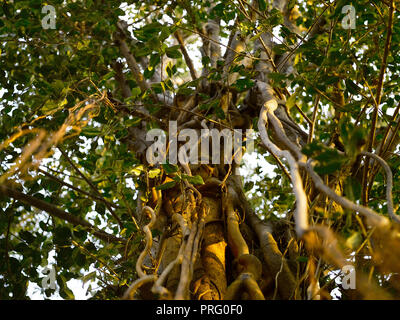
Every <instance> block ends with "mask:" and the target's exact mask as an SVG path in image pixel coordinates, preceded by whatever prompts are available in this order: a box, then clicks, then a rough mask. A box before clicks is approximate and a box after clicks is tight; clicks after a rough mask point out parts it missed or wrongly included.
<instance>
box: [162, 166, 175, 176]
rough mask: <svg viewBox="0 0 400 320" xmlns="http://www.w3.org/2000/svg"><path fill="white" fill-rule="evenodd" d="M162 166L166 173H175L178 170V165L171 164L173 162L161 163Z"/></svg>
mask: <svg viewBox="0 0 400 320" xmlns="http://www.w3.org/2000/svg"><path fill="white" fill-rule="evenodd" d="M162 167H163V169H164V171H165V173H166V174H171V173H175V172H177V171H178V166H177V165H173V164H169V163H163V164H162Z"/></svg>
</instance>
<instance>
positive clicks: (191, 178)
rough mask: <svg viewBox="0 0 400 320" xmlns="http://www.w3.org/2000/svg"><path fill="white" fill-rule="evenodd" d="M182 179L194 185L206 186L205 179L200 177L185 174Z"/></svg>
mask: <svg viewBox="0 0 400 320" xmlns="http://www.w3.org/2000/svg"><path fill="white" fill-rule="evenodd" d="M182 177H183V178H184V179H186V180H187V181H188V182H190V183H192V184H204V181H203V178H202V177H201V176H199V175H196V176H189V175H186V174H184V175H182Z"/></svg>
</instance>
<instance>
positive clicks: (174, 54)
mask: <svg viewBox="0 0 400 320" xmlns="http://www.w3.org/2000/svg"><path fill="white" fill-rule="evenodd" d="M179 48H180V47H179V45H176V46H172V47H169V48H166V49H165V54H166V55H167V57H168V58H171V59H179V58H180V57H182V54H181V52H180V50H179Z"/></svg>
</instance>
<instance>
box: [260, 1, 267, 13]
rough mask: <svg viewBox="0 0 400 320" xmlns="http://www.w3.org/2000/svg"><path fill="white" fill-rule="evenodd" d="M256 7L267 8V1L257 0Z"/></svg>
mask: <svg viewBox="0 0 400 320" xmlns="http://www.w3.org/2000/svg"><path fill="white" fill-rule="evenodd" d="M258 8H259V9H260V11H265V10H267V3H266V2H265V0H258Z"/></svg>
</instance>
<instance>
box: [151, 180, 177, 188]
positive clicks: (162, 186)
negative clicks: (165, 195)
mask: <svg viewBox="0 0 400 320" xmlns="http://www.w3.org/2000/svg"><path fill="white" fill-rule="evenodd" d="M175 185H176V182H175V181H170V182H166V183H164V184H162V185H160V186H156V190H167V189H170V188H173V187H175Z"/></svg>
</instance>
